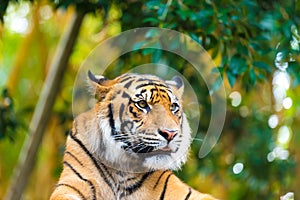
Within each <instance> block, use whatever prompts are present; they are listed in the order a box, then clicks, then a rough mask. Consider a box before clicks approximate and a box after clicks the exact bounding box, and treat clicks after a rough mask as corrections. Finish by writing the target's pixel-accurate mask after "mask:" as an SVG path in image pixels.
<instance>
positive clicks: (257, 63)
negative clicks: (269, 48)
mask: <svg viewBox="0 0 300 200" xmlns="http://www.w3.org/2000/svg"><path fill="white" fill-rule="evenodd" d="M253 66H255V67H257V68H259V69H264V70H267V71H268V72H271V68H270V66H269V65H267V64H266V63H265V62H262V61H255V62H253Z"/></svg>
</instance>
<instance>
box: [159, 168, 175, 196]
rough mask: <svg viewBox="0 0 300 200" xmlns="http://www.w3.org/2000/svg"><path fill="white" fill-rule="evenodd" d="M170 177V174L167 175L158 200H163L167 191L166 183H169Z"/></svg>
mask: <svg viewBox="0 0 300 200" xmlns="http://www.w3.org/2000/svg"><path fill="white" fill-rule="evenodd" d="M171 175H172V173H171V174H169V175H168V177H167V179H166V181H165V185H164V189H163V191H162V193H161V195H160V198H159V199H160V200H163V199H164V198H165V194H166V191H167V186H168V182H169V179H170V177H171Z"/></svg>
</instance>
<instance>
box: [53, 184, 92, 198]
mask: <svg viewBox="0 0 300 200" xmlns="http://www.w3.org/2000/svg"><path fill="white" fill-rule="evenodd" d="M61 186H65V187H68V188H71V189H72V190H74V191H75V192H76V193H77V194H78V195H79V196H80V198H81V199H83V200H86V199H87V198H85V197H84V195H83V194H82V193H81V192H80V191H79V190H78V189H77V188H76V187H74V186H72V185H69V184H66V183H59V184H57V185H56V188H58V187H61Z"/></svg>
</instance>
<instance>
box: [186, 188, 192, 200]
mask: <svg viewBox="0 0 300 200" xmlns="http://www.w3.org/2000/svg"><path fill="white" fill-rule="evenodd" d="M191 194H192V189H191V188H189V193H188V194H187V195H186V197H185V198H184V200H188V199H189V198H190V196H191Z"/></svg>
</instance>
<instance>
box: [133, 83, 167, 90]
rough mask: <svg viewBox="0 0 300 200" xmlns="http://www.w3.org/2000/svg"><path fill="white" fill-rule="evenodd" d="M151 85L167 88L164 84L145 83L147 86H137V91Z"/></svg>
mask: <svg viewBox="0 0 300 200" xmlns="http://www.w3.org/2000/svg"><path fill="white" fill-rule="evenodd" d="M149 85H153V86H159V87H165V88H167V86H166V85H164V84H158V83H153V82H149V83H145V84H141V85H138V86H136V88H135V89H139V88H141V87H145V86H149Z"/></svg>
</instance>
